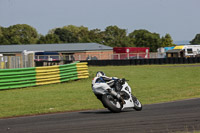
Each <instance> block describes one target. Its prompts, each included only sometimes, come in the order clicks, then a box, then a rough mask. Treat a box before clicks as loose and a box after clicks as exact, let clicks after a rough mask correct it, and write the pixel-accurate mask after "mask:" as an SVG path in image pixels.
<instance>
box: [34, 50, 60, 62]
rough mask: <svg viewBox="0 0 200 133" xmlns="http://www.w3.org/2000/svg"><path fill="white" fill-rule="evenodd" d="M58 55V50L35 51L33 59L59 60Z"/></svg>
mask: <svg viewBox="0 0 200 133" xmlns="http://www.w3.org/2000/svg"><path fill="white" fill-rule="evenodd" d="M59 60H60V56H59V53H58V52H36V53H35V61H59Z"/></svg>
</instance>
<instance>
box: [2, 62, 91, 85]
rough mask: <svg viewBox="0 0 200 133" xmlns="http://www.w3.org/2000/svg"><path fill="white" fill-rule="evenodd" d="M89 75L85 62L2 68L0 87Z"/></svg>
mask: <svg viewBox="0 0 200 133" xmlns="http://www.w3.org/2000/svg"><path fill="white" fill-rule="evenodd" d="M88 77H89V73H88V66H87V63H85V62H84V63H79V62H76V63H71V64H66V65H58V66H45V67H32V68H18V69H0V89H12V88H21V87H30V86H37V85H45V84H53V83H61V82H66V81H69V80H76V79H82V78H88Z"/></svg>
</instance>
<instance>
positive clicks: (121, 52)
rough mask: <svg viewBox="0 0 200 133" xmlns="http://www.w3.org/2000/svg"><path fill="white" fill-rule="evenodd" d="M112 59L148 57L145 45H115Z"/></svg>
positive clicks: (147, 49)
mask: <svg viewBox="0 0 200 133" xmlns="http://www.w3.org/2000/svg"><path fill="white" fill-rule="evenodd" d="M113 52H114V55H113V56H114V59H145V58H149V48H147V47H115V48H113Z"/></svg>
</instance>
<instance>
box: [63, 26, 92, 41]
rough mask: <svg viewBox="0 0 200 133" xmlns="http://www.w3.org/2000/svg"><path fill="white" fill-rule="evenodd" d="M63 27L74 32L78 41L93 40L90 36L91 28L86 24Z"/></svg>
mask: <svg viewBox="0 0 200 133" xmlns="http://www.w3.org/2000/svg"><path fill="white" fill-rule="evenodd" d="M63 29H67V30H68V31H70V32H71V33H73V34H74V36H75V37H76V38H77V42H80V43H83V42H91V40H90V38H89V30H88V28H87V27H84V26H79V27H78V26H74V25H68V26H64V27H63Z"/></svg>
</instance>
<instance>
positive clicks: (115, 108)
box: [102, 94, 122, 113]
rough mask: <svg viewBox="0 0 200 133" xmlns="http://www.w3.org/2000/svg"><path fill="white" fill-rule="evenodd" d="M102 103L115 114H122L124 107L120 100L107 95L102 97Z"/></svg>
mask: <svg viewBox="0 0 200 133" xmlns="http://www.w3.org/2000/svg"><path fill="white" fill-rule="evenodd" d="M102 103H103V104H104V105H105V106H106V107H107V108H108V109H109V110H110V111H111V112H113V113H119V112H121V109H122V105H121V104H120V102H119V101H118V99H116V98H114V97H113V96H112V95H109V94H105V95H103V96H102Z"/></svg>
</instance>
